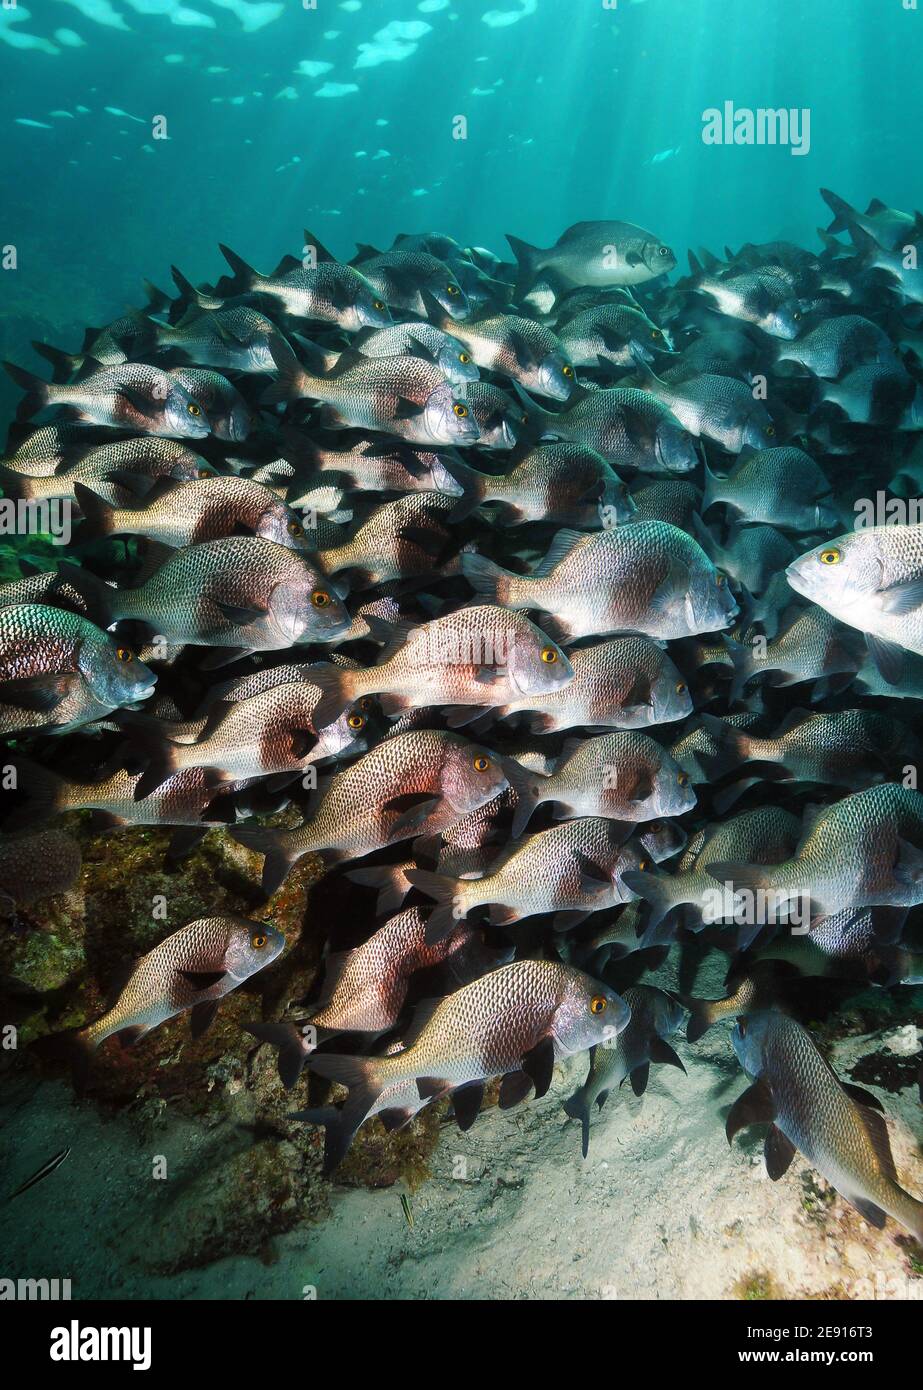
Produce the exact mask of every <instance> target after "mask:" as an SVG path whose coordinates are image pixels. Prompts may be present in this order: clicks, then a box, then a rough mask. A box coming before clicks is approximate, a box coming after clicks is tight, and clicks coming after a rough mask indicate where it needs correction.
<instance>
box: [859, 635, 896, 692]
mask: <svg viewBox="0 0 923 1390" xmlns="http://www.w3.org/2000/svg"><path fill="white" fill-rule="evenodd" d="M865 641H866V645H867V647H868V649H869V656H870V657H871V658H872V661H873V662H874V663H875V667H876V669H877V671H878V674H879V675H880V676H881V679H882V680H883V681H885V682H886V684H888V685H897V684H899V682H900V679H901V676H902V674H903V671H904V650H903V648H902V647H899V646H897V644H896V643H895V642H886V641H885V640H884V638H882V637H876V636H874V634H873V633H871V632H867V633H866V634H865Z"/></svg>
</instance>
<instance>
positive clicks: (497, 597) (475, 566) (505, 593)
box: [461, 551, 515, 604]
mask: <svg viewBox="0 0 923 1390" xmlns="http://www.w3.org/2000/svg"><path fill="white" fill-rule="evenodd" d="M461 560H462V574H463V575H464V576H465V578H466V579H467V581H468V583H469V584H470V585H471V587H472V589H473V590H474V591H475V593H476V594H483V595H484V596H485V597H486V598H490V599H491V600H492V601H493V602H494V603H499V604H506V603H508V602H509V581H510V580H511V579H513V578H515V576H514V575H512V574H510V572H509V570H505V569H503V568H501V566H500V565H498V564H497V563H496V561H495V560H488V558H487V556H486V555H478V554H476V553H475V552H474V551H467V552H465V553H463V554H462V557H461Z"/></svg>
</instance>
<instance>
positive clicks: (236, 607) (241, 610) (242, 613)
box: [215, 598, 269, 627]
mask: <svg viewBox="0 0 923 1390" xmlns="http://www.w3.org/2000/svg"><path fill="white" fill-rule="evenodd" d="M215 607H216V608H217V609H218V612H219V613H220V614H221V616H222V617H223V618H226V619H227V620H228V622H229V623H239V624H240V626H241V627H246V625H247V624H248V623H255V622H256V621H257V619H258V618H265V617H266V614H267V613H268V611H269V610H268V609H267V608H258V607H256V606H255V605H253V604H243V603H226V602H225V600H224V599H220V598H216V599H215Z"/></svg>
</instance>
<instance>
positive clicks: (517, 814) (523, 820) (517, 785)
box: [503, 758, 549, 840]
mask: <svg viewBox="0 0 923 1390" xmlns="http://www.w3.org/2000/svg"><path fill="white" fill-rule="evenodd" d="M503 771H504V772H505V773H506V780H507V781H508V782H509V784H510V786H511V787H512V788H513V791H514V792H515V794H516V806H515V808H514V810H513V826H512V831H511V834H512V836H513V839H514V840H516V839H518V838H519V836H520V835H521V834H522V832H523V831H524V830H525V828H526V826H527V825H528V824H529V820H530V818H531V816H532V812H533V811H534V810H535V808H536V806H538V805H540V804H541V802H542V801H545V800H547V799H548V798H547V797H546V796H544V795H543V790H544V791H547V790H548V788H547V783H548V781H549V778H547V777H542V776H541V775H540V774H538V773H535V772H530V771H529V769H528V768H525V767H523V765H522V763H519V762H517V761H516V759H515V758H504V759H503Z"/></svg>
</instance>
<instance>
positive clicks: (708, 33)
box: [0, 0, 923, 399]
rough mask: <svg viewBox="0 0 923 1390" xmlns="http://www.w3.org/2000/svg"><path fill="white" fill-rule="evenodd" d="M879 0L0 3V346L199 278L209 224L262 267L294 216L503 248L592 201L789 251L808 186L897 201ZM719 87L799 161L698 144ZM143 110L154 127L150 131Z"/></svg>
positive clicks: (921, 30)
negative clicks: (458, 131) (511, 238)
mask: <svg viewBox="0 0 923 1390" xmlns="http://www.w3.org/2000/svg"><path fill="white" fill-rule="evenodd" d="M904 3H905V0H812V3H810V4H805V3H803V0H771V2H770V0H766V2H765V3H756V2H755V3H741V0H642V3H638V0H618V3H617V4H616V5H615V7H614V8H609V7H607V6H605V5H604V4H603V3H602V0H451V2H450V3H442V4H440V3H439V0H422V3H413V0H361V3H359V0H346V3H345V4H343V3H337V0H317V7H316V9H305V8H302V6H301V4H299V3H294V0H286V3H285V4H283V3H273V2H272V0H266V2H264V3H248V2H247V0H234V3H233V4H231V3H227V4H224V3H219V0H188V4H185V5H182V4H181V3H180V0H111V3H110V0H41V3H40V4H36V3H34V2H33V3H19V4H18V5H17V6H16V7H15V8H13V9H6V8H3V9H0V40H3V42H2V44H0V62H2V69H3V76H4V81H3V83H2V84H0V129H2V131H3V141H2V146H0V160H2V164H3V183H4V187H5V198H4V218H3V237H2V240H3V242H4V244H9V243H13V244H15V245H16V246H17V248H18V251H19V257H18V259H19V269H18V272H17V273H16V274H15V275H13V274H10V273H6V274H4V276H3V279H2V282H0V283H2V293H3V296H4V308H5V310H6V312H7V313H9V314H14V315H17V322H16V323H15V324H14V325H8V326H7V341H6V343H5V347H4V351H5V355H7V356H9V355H11V353H15V352H16V351H19V350H23V351H24V350H26V349H25V345H26V343H27V341H28V339H29V338H30V337H34V336H35V332H34V331H33V329H34V325H33V326H32V328H31V329H30V325H29V323H28V321H24V320H20V319H19V318H18V316H19V315H24V316H25V320H27V319H28V316H29V313H30V308H31V310H32V311H33V312H35V311H38V310H39V309H41V312H42V313H43V315H45V316H48V317H55V316H57V317H58V318H59V320H60V325H61V336H62V338H63V339H64V341H65V342H66V341H69V340H70V339H72V338H73V337H74V335H75V334H78V335H79V333H80V332H81V331H82V328H83V326H85V325H86V324H87V323H90V322H95V321H96V317H98V316H99V315H100V314H102V313H104V312H106V311H107V308H111V309H116V308H120V307H121V306H122V305H123V304H125V303H137V302H139V301H140V286H139V282H140V279H141V278H142V276H146V277H149V278H150V279H152V280H154V281H155V282H158V283H162V282H164V281H166V280H168V277H169V267H170V265H171V263H173V262H176V263H177V264H179V265H180V267H181V268H182V269H183V270H184V271H185V272H186V273H187V274H189V275H192V276H194V277H204V278H212V277H214V276H216V275H217V274H218V273H219V271H220V270H221V269H223V263H222V262H221V260H220V257H219V255H218V252H217V250H216V246H215V243H216V242H217V241H219V240H221V241H225V242H226V243H227V244H229V245H230V246H232V247H234V248H235V249H236V250H238V251H239V252H240V253H241V254H242V255H244V256H245V257H246V258H247V259H249V260H251V261H252V263H254V264H256V265H257V266H259V267H260V268H261V269H267V270H268V269H271V268H272V266H273V265H275V263H276V261H277V259H278V258H279V256H280V255H281V254H282V253H283V251H295V250H297V249H298V247H299V245H300V234H301V231H302V228H303V226H304V225H307V226H308V227H310V229H311V230H312V231H313V232H314V233H315V234H316V235H317V236H318V237H320V238H321V239H322V240H324V241H326V242H328V243H329V244H330V245H331V246H332V247H333V249H334V250H336V251H337V252H338V253H340V254H344V255H349V254H351V253H352V250H353V244H354V242H355V241H357V240H359V241H367V242H371V243H373V244H375V245H389V244H390V241H391V238H392V237H393V236H394V234H395V233H397V232H400V231H417V230H427V231H429V230H445V231H448V232H451V233H452V235H454V236H455V238H456V239H457V240H458V241H459V242H461V244H462V245H471V244H475V245H485V246H488V247H490V248H492V249H495V250H496V251H497V252H498V254H506V253H507V248H506V244H505V241H504V235H503V234H504V232H506V231H514V232H516V233H517V234H518V235H520V236H522V237H524V238H525V239H526V240H530V241H535V242H536V243H540V244H546V245H548V244H550V243H551V241H553V240H554V238H555V237H556V236H557V235H558V233H559V232H560V231H561V230H562V229H563V228H564V227H566V226H568V225H569V224H570V223H572V222H574V221H576V220H578V219H582V218H592V217H618V218H624V219H626V220H629V221H636V222H638V223H640V224H641V225H642V226H645V227H650V228H651V229H652V230H654V231H655V232H656V233H657V234H658V235H659V236H661V237H662V238H663V240H665V241H666V242H667V243H668V244H670V245H672V246H674V247H675V249H676V250H677V252H678V253H679V255H680V258H681V264H682V263H683V261H684V255H685V250H686V248H687V247H689V246H697V245H699V244H705V245H706V246H709V245H712V246H713V247H714V249H715V250H719V251H720V249H721V248H722V247H723V246H724V245H725V243H729V244H731V245H735V246H736V245H737V244H738V243H739V242H742V241H745V240H748V239H750V240H768V239H770V238H774V237H792V238H794V239H797V240H801V241H802V242H804V243H805V244H811V243H812V237H813V229H814V228H815V226H816V225H817V224H818V223H819V222H822V223H823V224H824V225H826V223H827V221H828V215H827V210H826V208H825V207H824V206H823V204H822V203H821V202H820V200H819V199H818V196H817V188H818V186H819V185H826V186H827V187H831V188H834V189H835V190H836V191H837V192H839V193H840V194H842V196H844V197H845V198H847V199H848V200H849V201H851V202H853V201H854V202H861V203H862V206H863V207H864V206H865V203H866V201H867V200H868V198H869V197H871V196H872V195H873V194H874V195H875V196H878V197H880V198H882V199H883V200H884V201H885V202H887V203H889V204H891V205H892V206H897V207H910V208H913V207H915V206H916V205H917V204H918V203H919V202H920V201H921V198H920V194H919V182H918V181H919V175H920V159H919V148H918V143H917V134H916V133H917V132H918V131H919V129H920V126H921V119H923V91H921V86H920V83H919V57H920V52H921V45H923V13H921V12H920V11H918V10H907V9H905V8H904ZM728 100H731V101H733V102H734V103H735V104H736V105H737V106H738V107H739V106H746V107H752V108H757V107H760V106H768V107H782V106H784V107H788V108H798V109H801V108H804V107H807V108H809V110H810V119H811V144H810V151H809V153H808V154H806V155H804V156H793V155H792V153H791V152H790V150H789V149H787V148H784V147H779V146H776V147H762V148H760V147H733V146H718V147H715V146H706V145H704V144H703V143H702V138H701V134H702V113H703V111H705V110H706V109H707V108H709V107H715V106H718V107H720V106H722V105H723V103H724V102H725V101H728ZM81 107H85V108H87V110H86V111H85V112H82V111H80V110H78V108H81ZM107 107H109V108H112V109H113V110H116V111H122V112H126V113H128V114H127V115H124V116H119V115H113V114H110V112H108V111H107V110H106V109H105V108H107ZM55 112H57V113H61V112H66V113H68V114H66V115H62V114H51V113H55ZM459 115H462V116H465V117H466V118H467V123H468V128H467V139H466V140H456V139H453V120H454V118H455V117H457V116H459ZM158 116H162V117H165V119H166V133H167V135H168V138H167V139H154V138H152V122H153V119H154V118H155V117H158ZM21 120H29V121H36V122H40V123H42V125H41V126H24V125H21V124H17V121H21ZM44 126H47V127H49V128H48V129H45V128H42V127H44ZM671 151H672V153H669V152H671ZM657 156H661V158H660V159H657ZM49 301H50V302H49ZM52 310H54V312H52ZM49 337H50V333H49ZM52 341H54V339H52ZM4 389H5V388H4ZM6 399H10V397H7V398H6Z"/></svg>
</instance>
